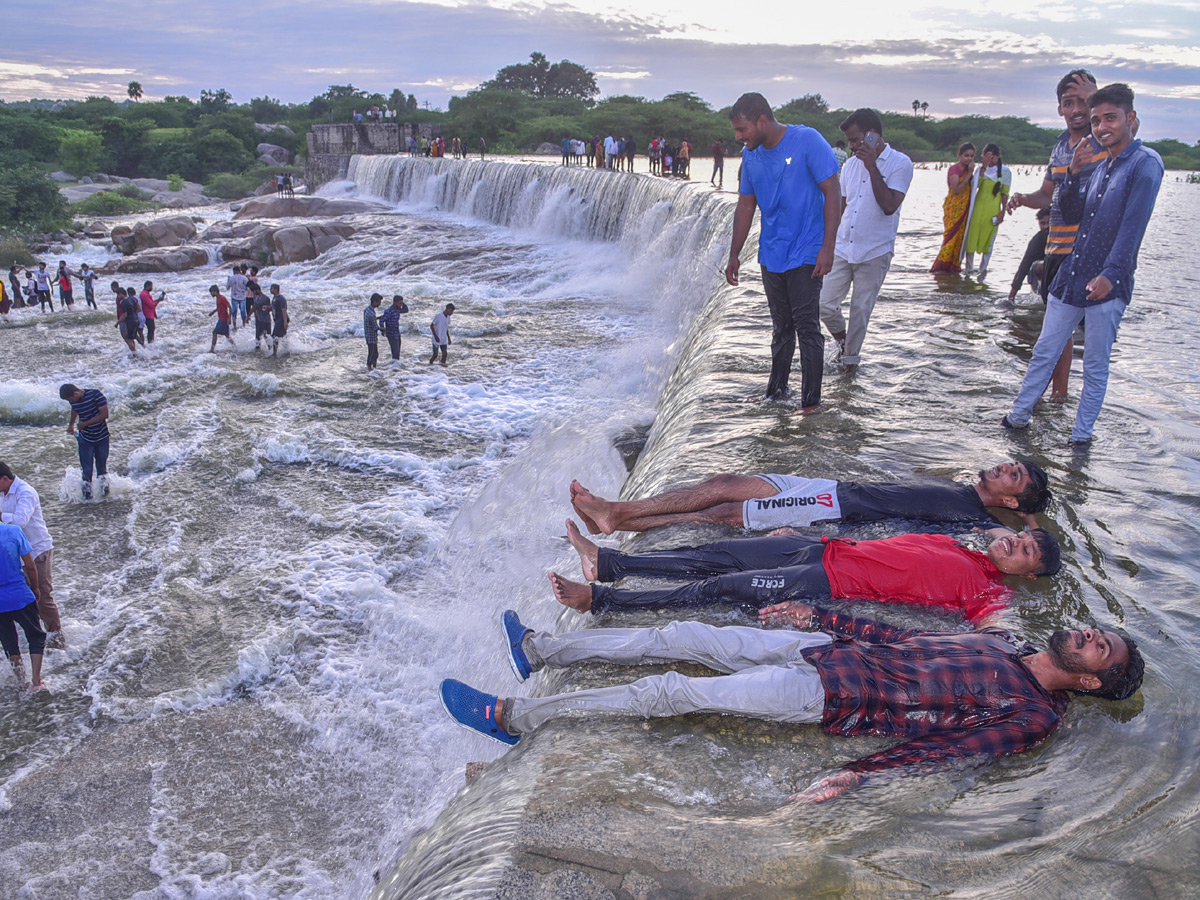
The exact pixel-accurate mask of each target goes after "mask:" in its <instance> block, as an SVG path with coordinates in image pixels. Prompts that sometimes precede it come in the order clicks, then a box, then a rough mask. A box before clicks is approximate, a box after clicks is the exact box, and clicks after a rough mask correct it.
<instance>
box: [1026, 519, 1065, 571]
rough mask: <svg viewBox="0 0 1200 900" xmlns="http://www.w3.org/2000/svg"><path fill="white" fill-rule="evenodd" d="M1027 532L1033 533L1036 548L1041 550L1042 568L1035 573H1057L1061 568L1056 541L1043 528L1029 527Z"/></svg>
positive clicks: (1060, 555)
mask: <svg viewBox="0 0 1200 900" xmlns="http://www.w3.org/2000/svg"><path fill="white" fill-rule="evenodd" d="M1029 533H1030V534H1031V535H1033V539H1034V541H1036V542H1037V545H1038V549H1039V550H1041V551H1042V568H1041V569H1040V570H1039V571H1038V572H1037V574H1038V575H1057V574H1058V570H1059V569H1061V568H1062V554H1061V553H1059V550H1058V541H1056V540H1055V539H1054V535H1052V534H1051V533H1050V532H1048V531H1047V530H1046V529H1044V528H1031V529H1030V531H1029Z"/></svg>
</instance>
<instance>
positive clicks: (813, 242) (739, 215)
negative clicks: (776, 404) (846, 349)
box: [725, 93, 842, 413]
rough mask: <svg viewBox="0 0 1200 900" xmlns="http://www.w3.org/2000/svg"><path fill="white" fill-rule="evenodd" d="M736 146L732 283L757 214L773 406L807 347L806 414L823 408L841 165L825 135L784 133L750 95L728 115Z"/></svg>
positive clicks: (803, 369) (791, 129)
mask: <svg viewBox="0 0 1200 900" xmlns="http://www.w3.org/2000/svg"><path fill="white" fill-rule="evenodd" d="M729 121H730V123H731V124H732V125H733V131H734V134H736V135H737V139H738V140H739V141H742V142H743V143H744V144H745V145H746V152H744V153H743V154H742V173H741V187H740V188H739V192H740V195H741V196H739V197H738V205H737V211H736V212H735V213H734V217H733V241H732V244H731V246H730V249H729V262H728V263H727V264H726V266H725V279H726V280H727V281H728V282H729V283H730V284H732V285H736V284H737V283H738V267H739V265H740V261H739V259H738V256H739V254H740V253H741V252H742V246H743V245H744V244H745V243H746V238H747V236H748V235H749V234H750V226H751V224H752V223H753V221H754V210H755V209H756V208H757V209H758V210H759V211H760V213H761V214H762V221H761V224H760V231H759V239H758V262H759V265H760V266H761V267H762V279H763V289H764V290H765V291H766V294H767V305H768V307H769V309H770V310H771V377H770V380H769V381H768V382H767V398H768V399H779V400H782V399H785V398H786V397H787V394H788V378H789V376H790V375H791V371H792V358H793V356H794V355H795V352H796V344H797V342H799V344H800V407H801V412H802V413H811V412H816V411H817V409H818V407H819V406H820V403H821V368H822V364H823V363H824V353H825V338H824V337H823V336H822V335H821V320H820V299H821V279H822V276H824V275H825V274H826V273H828V272H829V270H830V268H832V266H833V247H834V241H835V239H836V237H837V230H838V223H839V221H840V220H841V212H842V200H841V189H840V188H839V186H838V162H837V158H836V157H835V156H834V155H833V149H832V148H831V147H830V146H829V143H828V142H827V141H826V140H825V139H824V138H823V137H821V135H820V134H819V133H818V132H817V131H814V130H813V129H811V128H808V127H806V126H804V125H784V124H781V123H780V122H777V121H775V114H774V113H773V112H772V111H771V106H770V104H769V103H767V101H766V99H765V98H764V97H763V95H762V94H754V93H751V94H743V95H742V96H741V97H740V98H738V101H737V103H735V104H734V105H733V108H732V109H731V110H730V112H729Z"/></svg>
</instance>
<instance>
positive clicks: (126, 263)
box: [96, 246, 209, 275]
mask: <svg viewBox="0 0 1200 900" xmlns="http://www.w3.org/2000/svg"><path fill="white" fill-rule="evenodd" d="M208 263H209V258H208V251H207V250H205V249H204V248H203V247H196V246H186V247H156V248H153V249H150V250H143V251H141V252H140V253H135V254H133V255H132V256H126V257H124V258H123V259H117V260H112V261H111V262H108V263H105V264H104V265H103V266H101V267H100V268H99V269H97V270H96V271H97V272H98V273H99V274H101V275H113V274H116V273H118V272H120V273H126V272H183V271H186V270H187V269H195V268H197V267H199V266H206V265H208Z"/></svg>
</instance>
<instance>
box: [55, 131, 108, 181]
mask: <svg viewBox="0 0 1200 900" xmlns="http://www.w3.org/2000/svg"><path fill="white" fill-rule="evenodd" d="M103 151H104V142H103V141H102V140H101V139H100V135H98V134H96V133H95V132H92V131H65V132H63V136H62V141H61V142H60V143H59V145H58V158H59V159H60V160H61V161H62V166H63V168H64V169H66V170H67V171H68V172H70V173H71V174H72V175H75V176H80V175H89V174H91V173H92V172H95V171H97V170H98V169H99V168H100V154H101V153H102V152H103Z"/></svg>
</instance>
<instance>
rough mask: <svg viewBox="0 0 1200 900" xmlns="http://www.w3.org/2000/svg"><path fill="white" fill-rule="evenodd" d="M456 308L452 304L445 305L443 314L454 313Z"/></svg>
mask: <svg viewBox="0 0 1200 900" xmlns="http://www.w3.org/2000/svg"><path fill="white" fill-rule="evenodd" d="M457 308H458V307H456V306H455V305H454V304H453V303H447V304H446V309H445V312H454V310H456V309H457Z"/></svg>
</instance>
